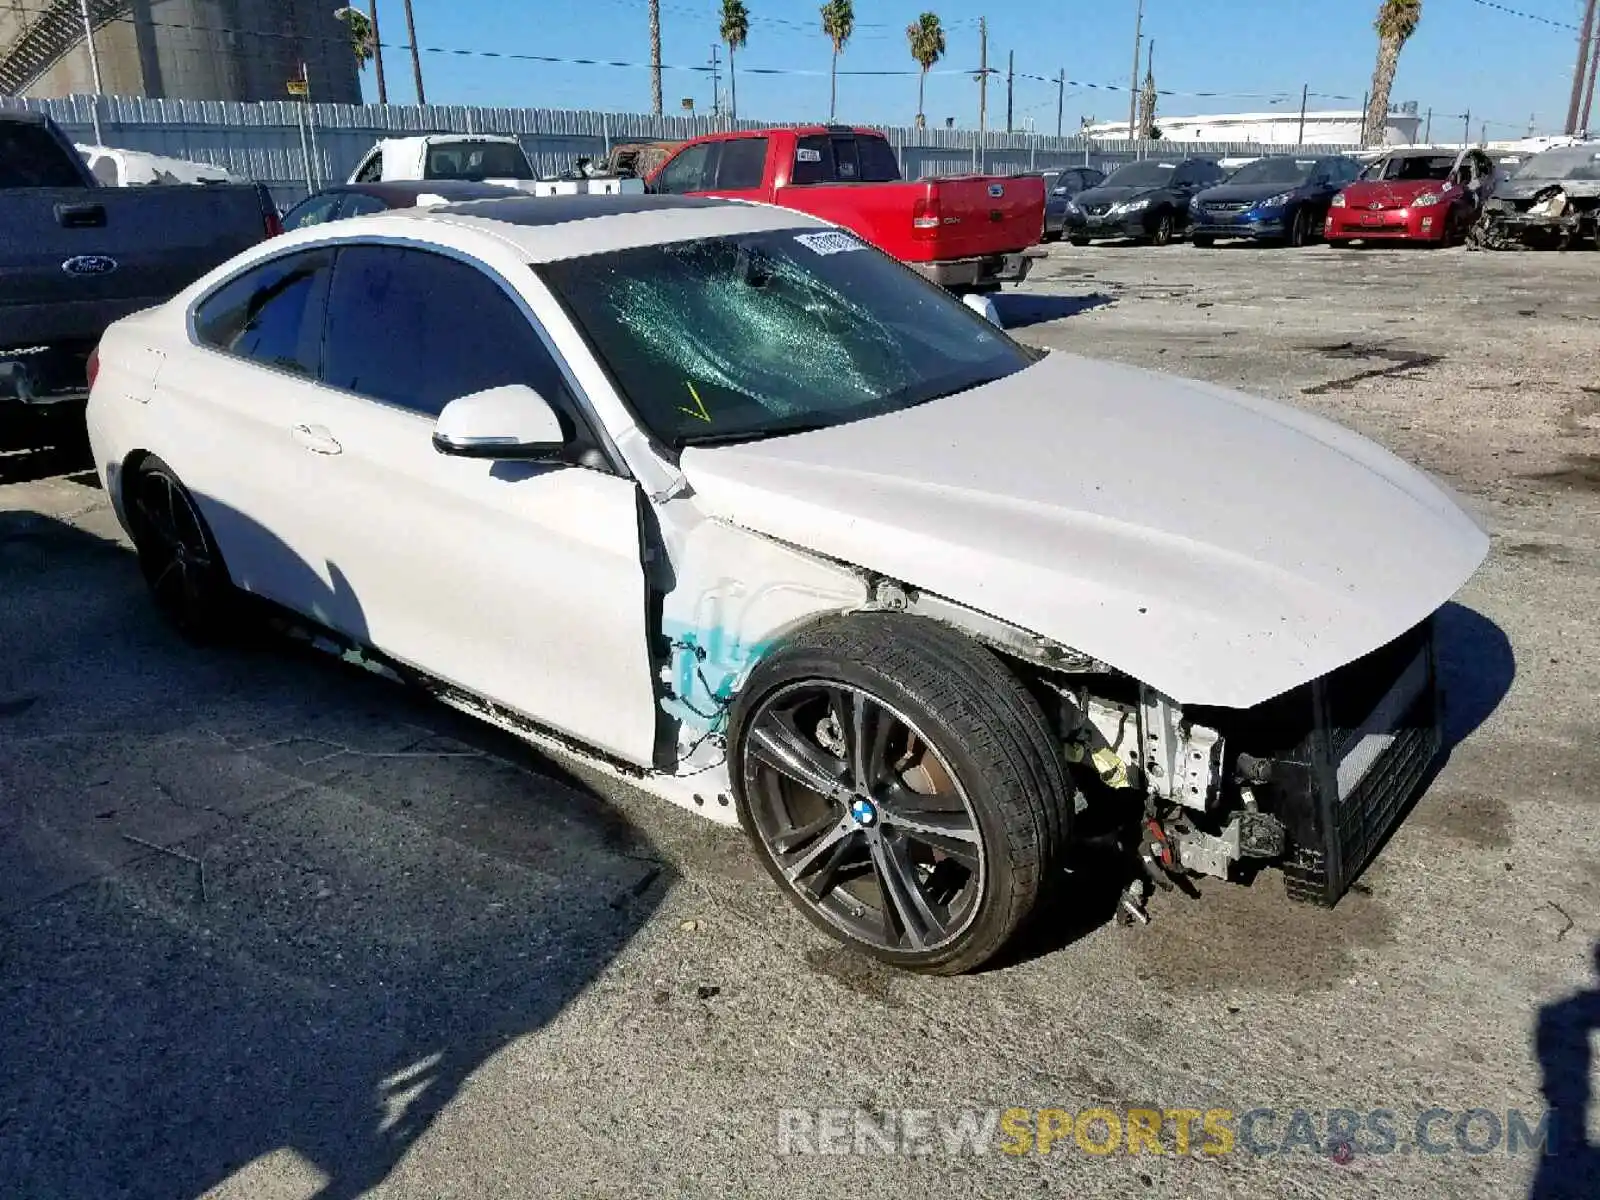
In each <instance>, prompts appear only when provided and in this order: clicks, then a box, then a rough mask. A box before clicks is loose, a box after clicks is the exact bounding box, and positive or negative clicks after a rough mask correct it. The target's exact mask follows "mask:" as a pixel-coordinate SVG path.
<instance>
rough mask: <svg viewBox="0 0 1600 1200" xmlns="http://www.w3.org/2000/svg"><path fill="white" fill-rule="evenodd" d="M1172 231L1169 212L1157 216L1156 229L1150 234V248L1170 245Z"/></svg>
mask: <svg viewBox="0 0 1600 1200" xmlns="http://www.w3.org/2000/svg"><path fill="white" fill-rule="evenodd" d="M1174 229H1175V226H1174V223H1173V220H1172V214H1171V213H1169V212H1163V213H1161V214H1159V215H1158V216H1157V217H1156V227H1155V229H1153V230H1152V231H1151V233H1150V244H1151V245H1152V246H1167V245H1170V244H1171V243H1172V235H1173V232H1174Z"/></svg>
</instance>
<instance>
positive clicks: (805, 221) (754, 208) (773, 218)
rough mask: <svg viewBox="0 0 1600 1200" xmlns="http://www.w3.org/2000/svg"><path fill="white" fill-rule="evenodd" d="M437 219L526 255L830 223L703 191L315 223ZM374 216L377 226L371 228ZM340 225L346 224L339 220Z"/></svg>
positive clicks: (349, 227)
mask: <svg viewBox="0 0 1600 1200" xmlns="http://www.w3.org/2000/svg"><path fill="white" fill-rule="evenodd" d="M406 222H412V223H413V224H410V225H407V226H405V228H407V229H409V230H416V229H417V224H416V223H421V224H428V223H433V222H440V223H444V224H448V225H453V226H457V227H459V228H462V229H467V230H474V231H476V232H480V233H484V234H488V235H490V236H493V237H495V238H497V239H498V240H500V241H501V242H504V243H508V244H510V245H512V246H514V247H515V248H516V249H517V251H518V252H519V253H521V254H522V255H524V256H525V257H526V258H527V260H528V261H529V262H534V263H539V262H557V261H559V260H561V259H566V258H576V257H579V256H581V255H585V254H599V253H605V252H607V251H612V250H627V249H633V248H636V247H641V246H655V245H661V244H664V243H668V242H679V241H689V240H692V239H695V238H706V237H724V236H727V235H730V234H739V233H759V232H767V231H773V230H785V229H801V230H815V229H831V228H835V227H834V226H833V225H831V224H829V223H828V222H826V221H820V220H818V219H817V218H815V217H811V216H807V215H806V214H804V213H799V212H795V211H794V210H793V209H788V208H780V207H778V206H777V205H772V204H752V203H749V202H747V201H742V200H718V199H713V198H711V197H703V196H658V195H649V194H644V195H640V194H638V193H633V194H624V195H618V196H528V195H526V194H524V195H521V196H517V197H513V198H508V199H504V200H480V201H474V202H471V203H465V204H450V205H444V206H441V207H437V208H402V209H396V210H394V211H393V212H390V213H387V214H382V215H378V216H373V217H362V218H356V219H354V220H349V221H335V222H332V223H330V224H329V225H326V226H320V227H319V228H323V229H327V230H328V231H329V234H328V236H329V237H335V236H338V237H341V238H343V237H355V236H360V233H361V231H362V229H364V228H366V229H370V230H371V231H372V232H382V233H385V234H393V233H394V232H395V231H396V227H397V226H401V225H403V224H404V223H406ZM377 224H381V225H382V229H381V230H379V229H377V228H376V225H377ZM341 227H343V228H341Z"/></svg>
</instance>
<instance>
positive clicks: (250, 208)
mask: <svg viewBox="0 0 1600 1200" xmlns="http://www.w3.org/2000/svg"><path fill="white" fill-rule="evenodd" d="M280 228H281V226H280V224H279V220H278V211H277V208H276V207H275V206H274V205H273V203H272V199H271V197H270V196H269V195H268V193H267V191H266V189H265V188H263V187H261V186H260V185H259V184H253V183H250V184H205V185H179V186H167V187H160V186H157V187H143V188H113V187H103V186H101V185H100V184H99V183H98V181H97V180H96V179H95V178H94V176H93V175H91V174H90V173H89V171H88V169H87V168H86V167H85V165H84V163H83V160H82V158H80V157H79V156H78V153H77V151H76V150H74V148H73V146H72V143H71V142H69V141H68V140H67V139H66V137H65V136H63V134H62V133H61V131H60V130H59V129H57V128H56V126H55V125H54V123H52V122H51V121H50V120H49V118H47V117H45V116H42V115H40V114H37V113H31V112H20V111H11V110H0V449H5V448H15V447H17V446H23V445H34V444H39V443H40V442H41V441H43V442H45V443H50V442H56V441H60V440H63V439H71V438H77V437H81V436H82V435H81V433H79V432H78V431H79V430H80V429H81V426H82V421H83V400H84V398H85V396H86V395H87V391H88V370H89V358H90V355H91V353H92V352H93V350H94V348H95V346H96V344H97V343H98V342H99V340H100V335H101V334H102V333H103V332H105V329H106V326H108V325H110V324H111V323H112V322H113V321H115V320H118V319H119V318H121V317H125V316H127V315H128V314H129V313H133V312H137V311H138V310H140V309H143V308H149V307H151V306H152V305H155V304H159V303H161V302H162V301H164V300H167V299H169V298H170V297H172V296H173V295H175V294H176V293H177V292H179V291H181V290H182V289H183V288H185V287H187V286H188V285H189V284H190V283H193V282H194V281H195V280H196V279H198V278H199V277H200V276H201V275H203V274H205V273H206V272H207V271H209V270H210V269H211V268H212V267H214V266H216V265H218V264H219V263H222V262H225V261H226V260H227V259H229V258H232V257H233V256H234V255H235V254H237V253H239V252H240V251H241V250H245V249H247V248H248V247H250V246H253V245H255V244H256V243H258V242H260V241H261V240H263V239H264V238H266V237H269V236H271V235H272V234H274V233H276V232H277V231H278V230H279V229H280Z"/></svg>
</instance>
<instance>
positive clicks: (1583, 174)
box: [1514, 142, 1600, 180]
mask: <svg viewBox="0 0 1600 1200" xmlns="http://www.w3.org/2000/svg"><path fill="white" fill-rule="evenodd" d="M1514 178H1516V179H1575V180H1576V179H1584V180H1596V179H1600V142H1596V143H1592V144H1590V145H1587V146H1563V147H1562V148H1561V149H1559V150H1546V151H1545V152H1544V153H1543V154H1535V155H1534V156H1533V157H1532V158H1530V159H1529V160H1528V161H1527V162H1525V163H1523V164H1522V166H1520V167H1518V168H1517V173H1516V175H1515V176H1514Z"/></svg>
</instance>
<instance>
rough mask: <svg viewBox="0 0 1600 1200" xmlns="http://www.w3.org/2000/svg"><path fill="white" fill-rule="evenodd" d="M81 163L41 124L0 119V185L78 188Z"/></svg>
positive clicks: (80, 160)
mask: <svg viewBox="0 0 1600 1200" xmlns="http://www.w3.org/2000/svg"><path fill="white" fill-rule="evenodd" d="M82 162H83V160H82V159H80V158H79V157H78V155H77V153H76V151H68V150H67V149H66V148H65V147H63V146H62V145H61V143H60V142H58V141H56V139H55V137H54V136H52V135H51V133H50V130H49V129H47V128H46V127H45V126H43V125H35V124H32V123H31V122H22V121H0V188H34V187H38V188H73V187H82V186H83V175H82V174H81V173H80V172H79V169H78V168H79V166H80V165H81V164H82Z"/></svg>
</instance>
